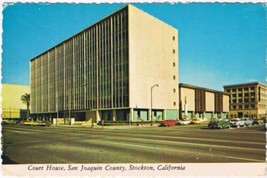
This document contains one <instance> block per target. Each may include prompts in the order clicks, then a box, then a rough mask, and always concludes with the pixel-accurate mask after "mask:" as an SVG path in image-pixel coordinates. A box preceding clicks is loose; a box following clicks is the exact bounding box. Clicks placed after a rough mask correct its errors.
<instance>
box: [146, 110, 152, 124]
mask: <svg viewBox="0 0 267 178" xmlns="http://www.w3.org/2000/svg"><path fill="white" fill-rule="evenodd" d="M147 114H148V117H147V120H148V121H151V109H149V110H148V112H147Z"/></svg>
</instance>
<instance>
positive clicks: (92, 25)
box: [30, 4, 130, 62]
mask: <svg viewBox="0 0 267 178" xmlns="http://www.w3.org/2000/svg"><path fill="white" fill-rule="evenodd" d="M129 5H130V4H126V5H124V6H122V7H121V8H119V9H117V10H116V11H114V12H112V13H110V14H109V15H107V16H104V17H103V18H101V19H100V20H98V21H96V22H94V23H92V24H91V25H90V26H88V27H86V28H84V29H83V30H81V31H79V32H78V33H75V34H74V35H71V36H70V37H68V38H67V39H65V40H63V41H61V42H59V43H58V44H56V45H54V46H52V47H50V48H48V49H47V50H45V51H44V52H42V53H41V54H39V55H37V56H35V57H33V58H32V59H30V62H31V61H33V60H34V59H36V58H37V57H39V56H42V55H43V54H45V53H46V52H48V51H50V50H52V49H53V48H56V47H57V46H59V45H60V44H63V43H65V42H67V41H68V40H70V39H71V38H73V37H75V36H77V35H79V34H81V33H82V32H84V31H85V30H87V29H90V28H92V27H94V26H95V25H97V24H98V23H100V22H102V21H103V20H105V19H107V18H108V17H110V16H112V15H114V14H116V13H118V12H119V11H121V10H123V9H124V8H128V6H129Z"/></svg>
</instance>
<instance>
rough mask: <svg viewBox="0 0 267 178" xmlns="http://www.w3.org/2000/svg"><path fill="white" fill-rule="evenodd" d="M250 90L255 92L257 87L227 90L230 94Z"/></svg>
mask: <svg viewBox="0 0 267 178" xmlns="http://www.w3.org/2000/svg"><path fill="white" fill-rule="evenodd" d="M249 89H250V90H251V91H255V87H245V88H233V89H227V90H226V92H227V93H230V92H236V91H249Z"/></svg>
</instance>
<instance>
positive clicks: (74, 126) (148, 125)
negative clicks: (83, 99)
mask: <svg viewBox="0 0 267 178" xmlns="http://www.w3.org/2000/svg"><path fill="white" fill-rule="evenodd" d="M50 127H73V128H91V129H102V126H101V125H97V124H94V126H93V127H92V126H91V125H75V124H74V125H51V126H50ZM155 127H158V124H154V125H153V126H150V124H146V125H143V126H137V125H116V126H105V125H104V126H103V129H133V128H155Z"/></svg>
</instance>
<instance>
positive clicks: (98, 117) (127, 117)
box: [31, 108, 178, 124]
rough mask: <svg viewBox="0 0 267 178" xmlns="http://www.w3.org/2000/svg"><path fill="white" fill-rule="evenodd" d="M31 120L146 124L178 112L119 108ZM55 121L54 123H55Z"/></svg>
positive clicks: (44, 115)
mask: <svg viewBox="0 0 267 178" xmlns="http://www.w3.org/2000/svg"><path fill="white" fill-rule="evenodd" d="M31 118H32V119H33V120H43V121H50V122H53V123H54V124H58V123H64V124H70V123H71V122H73V121H72V120H74V121H75V122H82V121H85V122H91V123H92V122H93V123H99V122H102V121H103V122H105V123H112V122H121V123H123V122H148V121H151V119H152V121H155V122H156V121H162V120H167V119H178V110H175V109H152V112H151V109H148V108H120V109H108V110H83V111H73V110H68V111H59V112H56V113H55V112H54V113H38V114H31ZM55 119H56V121H55Z"/></svg>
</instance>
